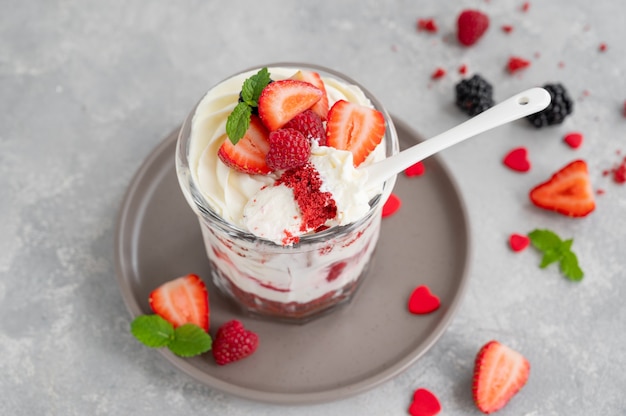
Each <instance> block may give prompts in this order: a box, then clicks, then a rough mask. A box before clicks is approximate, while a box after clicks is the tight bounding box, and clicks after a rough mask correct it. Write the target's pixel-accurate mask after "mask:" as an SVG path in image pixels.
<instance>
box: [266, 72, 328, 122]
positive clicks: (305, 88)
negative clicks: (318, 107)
mask: <svg viewBox="0 0 626 416" xmlns="http://www.w3.org/2000/svg"><path fill="white" fill-rule="evenodd" d="M323 95H324V92H323V91H322V90H320V89H319V88H317V87H315V86H313V85H312V84H310V83H308V82H304V81H296V80H294V79H283V80H280V81H274V82H272V83H271V84H269V85H268V86H267V87H265V88H264V89H263V92H261V96H260V97H259V116H260V117H261V120H263V124H265V126H266V127H267V128H268V129H269V130H270V131H274V130H277V129H279V128H281V127H283V126H284V125H285V124H286V123H287V122H288V121H289V120H291V119H292V118H294V117H295V116H297V115H298V114H300V113H301V112H303V111H304V110H308V109H309V108H311V107H312V106H313V105H314V104H315V103H317V102H318V101H319V100H321V99H322V96H323Z"/></svg>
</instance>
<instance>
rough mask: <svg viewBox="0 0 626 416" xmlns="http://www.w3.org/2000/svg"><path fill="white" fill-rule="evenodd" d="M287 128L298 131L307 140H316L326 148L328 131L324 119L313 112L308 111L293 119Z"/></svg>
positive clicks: (286, 125)
mask: <svg viewBox="0 0 626 416" xmlns="http://www.w3.org/2000/svg"><path fill="white" fill-rule="evenodd" d="M285 128H289V129H294V130H298V131H299V132H300V133H302V134H303V135H304V137H306V138H307V139H309V140H310V139H315V140H317V142H318V143H319V145H320V146H326V130H324V124H323V123H322V118H321V117H320V116H319V115H318V114H316V113H315V112H313V111H312V110H306V111H304V112H302V113H300V114H298V115H297V116H295V117H294V118H292V119H291V120H290V121H289V122H287V124H285Z"/></svg>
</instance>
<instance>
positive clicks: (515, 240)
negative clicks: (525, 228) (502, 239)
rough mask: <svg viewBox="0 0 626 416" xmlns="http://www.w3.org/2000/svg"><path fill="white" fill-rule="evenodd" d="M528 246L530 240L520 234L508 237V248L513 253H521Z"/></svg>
mask: <svg viewBox="0 0 626 416" xmlns="http://www.w3.org/2000/svg"><path fill="white" fill-rule="evenodd" d="M528 244H530V238H528V236H526V235H522V234H511V235H510V236H509V246H511V250H513V251H522V250H524V249H525V248H526V247H528Z"/></svg>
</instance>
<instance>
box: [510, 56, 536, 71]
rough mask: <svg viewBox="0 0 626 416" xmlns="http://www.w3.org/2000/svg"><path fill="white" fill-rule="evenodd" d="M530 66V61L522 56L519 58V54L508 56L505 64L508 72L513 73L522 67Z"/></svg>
mask: <svg viewBox="0 0 626 416" xmlns="http://www.w3.org/2000/svg"><path fill="white" fill-rule="evenodd" d="M529 66H530V61H529V60H527V59H524V58H520V57H519V56H511V57H510V58H509V62H508V63H507V65H506V69H507V71H509V73H510V74H514V73H516V72H518V71H520V70H522V69H524V68H528V67H529Z"/></svg>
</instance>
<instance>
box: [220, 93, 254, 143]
mask: <svg viewBox="0 0 626 416" xmlns="http://www.w3.org/2000/svg"><path fill="white" fill-rule="evenodd" d="M251 114H252V108H250V106H249V105H248V104H246V103H239V104H237V106H236V107H235V109H234V110H233V112H232V113H230V114H229V115H228V119H227V120H226V134H227V135H228V138H229V139H230V141H231V142H232V143H233V144H237V142H238V141H239V140H240V139H241V138H242V137H243V135H244V134H246V131H248V127H250V115H251Z"/></svg>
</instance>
